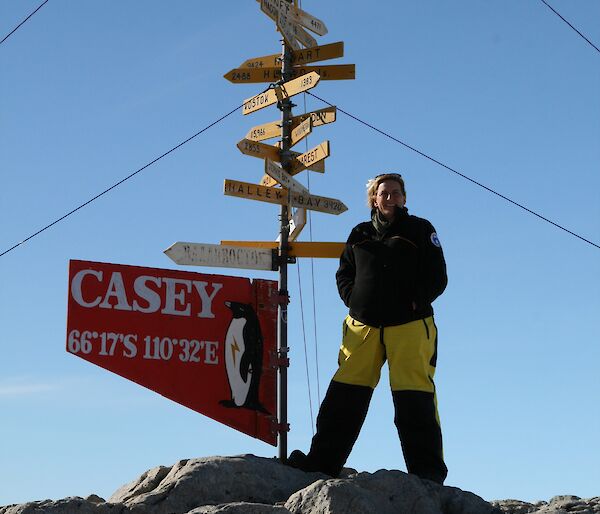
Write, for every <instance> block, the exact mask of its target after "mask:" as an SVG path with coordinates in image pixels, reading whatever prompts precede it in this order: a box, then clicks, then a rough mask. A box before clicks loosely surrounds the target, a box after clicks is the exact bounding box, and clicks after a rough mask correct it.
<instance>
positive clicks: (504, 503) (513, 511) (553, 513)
mask: <svg viewBox="0 0 600 514" xmlns="http://www.w3.org/2000/svg"><path fill="white" fill-rule="evenodd" d="M492 504H493V505H494V506H496V507H498V508H499V509H500V510H501V511H502V512H504V513H505V514H568V513H573V514H575V513H577V514H598V513H600V496H596V497H594V498H589V499H587V500H583V499H581V498H579V496H572V495H564V496H555V497H554V498H552V499H550V501H548V502H543V501H542V502H537V503H527V502H522V501H519V500H498V501H494V502H492Z"/></svg>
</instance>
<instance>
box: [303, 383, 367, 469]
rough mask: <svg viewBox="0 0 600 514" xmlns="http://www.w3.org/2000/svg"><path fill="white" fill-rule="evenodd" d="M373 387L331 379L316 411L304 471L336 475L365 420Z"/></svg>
mask: <svg viewBox="0 0 600 514" xmlns="http://www.w3.org/2000/svg"><path fill="white" fill-rule="evenodd" d="M372 396H373V389H371V388H370V387H367V386H360V385H353V384H344V383H342V382H336V381H332V382H331V383H330V384H329V388H328V389H327V393H326V395H325V398H324V399H323V403H321V408H320V409H319V415H318V416H317V433H316V434H315V436H314V437H313V440H312V444H311V447H310V452H309V454H308V456H307V466H308V467H309V468H310V469H307V471H321V472H323V473H327V474H328V475H331V476H334V477H336V476H338V475H339V474H340V471H341V470H342V467H343V466H344V464H345V463H346V460H347V459H348V456H349V455H350V452H351V451H352V447H353V446H354V443H355V442H356V439H357V437H358V434H359V432H360V429H361V428H362V425H363V423H364V421H365V417H366V415H367V410H368V409H369V403H370V402H371V397H372Z"/></svg>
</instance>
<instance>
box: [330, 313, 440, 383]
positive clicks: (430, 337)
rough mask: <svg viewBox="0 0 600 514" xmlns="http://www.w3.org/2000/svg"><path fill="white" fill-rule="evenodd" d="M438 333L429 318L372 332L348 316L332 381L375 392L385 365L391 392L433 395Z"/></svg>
mask: <svg viewBox="0 0 600 514" xmlns="http://www.w3.org/2000/svg"><path fill="white" fill-rule="evenodd" d="M436 346H437V329H436V326H435V323H434V321H433V317H432V316H430V317H428V318H425V319H419V320H416V321H412V322H410V323H405V324H403V325H394V326H390V327H383V328H375V327H371V326H368V325H365V324H364V323H361V322H359V321H357V320H355V319H353V318H352V317H350V316H347V317H346V319H345V320H344V324H343V338H342V346H341V348H340V353H339V358H338V363H339V369H338V370H337V372H336V374H335V376H334V377H333V380H335V381H337V382H342V383H344V384H353V385H362V386H368V387H370V388H372V389H374V388H375V386H376V385H377V383H378V382H379V378H380V376H381V367H382V366H383V364H384V363H385V361H386V359H387V361H388V367H389V375H390V386H391V388H392V391H423V392H427V393H435V386H434V383H433V376H434V374H435V364H436V358H437V348H436Z"/></svg>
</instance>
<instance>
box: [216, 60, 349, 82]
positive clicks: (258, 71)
mask: <svg viewBox="0 0 600 514" xmlns="http://www.w3.org/2000/svg"><path fill="white" fill-rule="evenodd" d="M311 71H314V72H316V73H318V74H319V76H320V77H321V80H354V79H355V78H356V65H354V64H330V65H325V66H296V67H294V68H292V77H291V78H296V77H299V76H300V75H306V74H307V73H310V72H311ZM223 77H224V78H226V79H227V80H228V81H229V82H232V83H233V84H256V83H259V82H276V81H278V80H280V79H281V67H276V66H269V67H264V68H234V69H233V70H229V71H228V72H227V73H225V75H223Z"/></svg>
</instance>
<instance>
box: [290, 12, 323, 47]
mask: <svg viewBox="0 0 600 514" xmlns="http://www.w3.org/2000/svg"><path fill="white" fill-rule="evenodd" d="M288 19H289V18H288ZM292 26H293V28H294V35H295V36H296V39H297V40H298V41H300V43H302V44H303V45H304V47H305V48H312V47H313V46H318V44H319V43H318V42H317V40H316V39H315V38H314V37H312V36H311V35H310V34H309V33H308V32H306V30H304V29H303V28H302V27H301V26H300V25H296V24H295V23H293V22H292Z"/></svg>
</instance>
